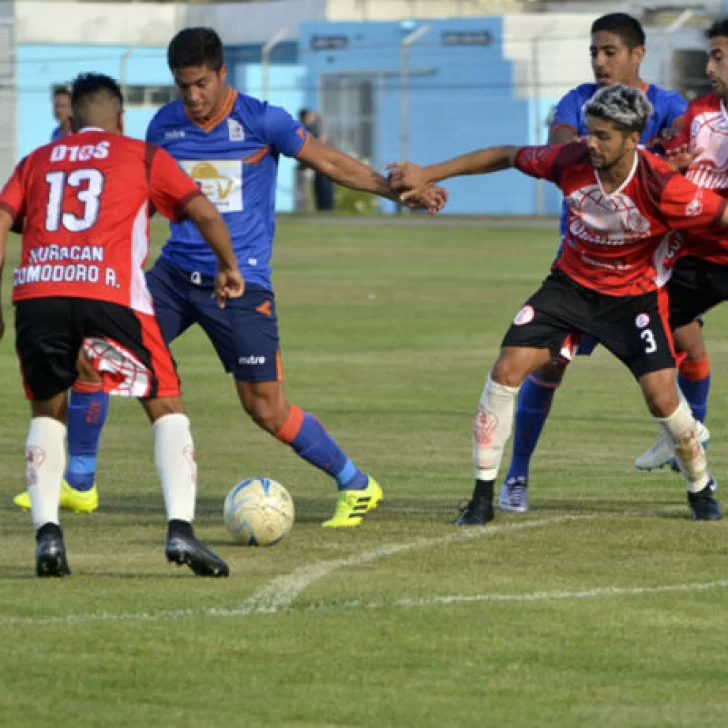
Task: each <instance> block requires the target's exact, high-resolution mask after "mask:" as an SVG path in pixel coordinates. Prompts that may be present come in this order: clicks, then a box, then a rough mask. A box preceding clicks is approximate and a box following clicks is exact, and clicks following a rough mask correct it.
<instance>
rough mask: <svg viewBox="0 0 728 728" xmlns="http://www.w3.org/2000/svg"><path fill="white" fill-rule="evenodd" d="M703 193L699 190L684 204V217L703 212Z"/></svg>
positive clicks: (695, 215) (694, 215)
mask: <svg viewBox="0 0 728 728" xmlns="http://www.w3.org/2000/svg"><path fill="white" fill-rule="evenodd" d="M702 197H703V193H702V191H699V192H698V194H697V195H695V197H693V199H692V200H690V202H688V204H687V205H686V206H685V217H697V216H698V215H700V214H701V213H702V212H703V200H702Z"/></svg>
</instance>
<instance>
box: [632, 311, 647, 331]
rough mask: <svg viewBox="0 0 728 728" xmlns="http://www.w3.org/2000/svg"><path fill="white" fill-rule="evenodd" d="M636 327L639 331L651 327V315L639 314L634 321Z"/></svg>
mask: <svg viewBox="0 0 728 728" xmlns="http://www.w3.org/2000/svg"><path fill="white" fill-rule="evenodd" d="M634 325H635V326H636V327H637V328H638V329H644V328H646V327H647V326H649V325H650V317H649V315H648V314H646V313H639V314H637V318H635V320H634Z"/></svg>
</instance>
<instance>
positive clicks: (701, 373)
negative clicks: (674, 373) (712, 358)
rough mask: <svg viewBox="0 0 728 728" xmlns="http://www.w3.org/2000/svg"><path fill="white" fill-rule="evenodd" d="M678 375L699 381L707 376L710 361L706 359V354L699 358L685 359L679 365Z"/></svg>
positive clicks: (708, 374) (692, 380)
mask: <svg viewBox="0 0 728 728" xmlns="http://www.w3.org/2000/svg"><path fill="white" fill-rule="evenodd" d="M680 376H681V377H685V379H688V380H689V381H691V382H699V381H701V380H702V379H706V378H707V377H709V376H710V362H709V361H708V355H707V354H706V355H705V356H701V357H700V359H686V360H685V361H684V362H683V363H682V364H681V365H680Z"/></svg>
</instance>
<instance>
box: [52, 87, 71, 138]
mask: <svg viewBox="0 0 728 728" xmlns="http://www.w3.org/2000/svg"><path fill="white" fill-rule="evenodd" d="M53 118H54V119H55V120H56V121H57V122H58V126H56V127H55V128H54V129H53V131H52V132H51V141H52V142H54V141H56V139H60V138H61V137H64V136H68V135H69V134H72V133H73V132H72V130H71V92H70V91H69V90H68V89H67V88H63V87H60V88H57V89H56V90H55V91H54V92H53Z"/></svg>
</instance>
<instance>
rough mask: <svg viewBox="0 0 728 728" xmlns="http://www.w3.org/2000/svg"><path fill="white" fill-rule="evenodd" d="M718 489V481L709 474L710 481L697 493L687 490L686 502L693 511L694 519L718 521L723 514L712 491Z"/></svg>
mask: <svg viewBox="0 0 728 728" xmlns="http://www.w3.org/2000/svg"><path fill="white" fill-rule="evenodd" d="M716 490H718V483H716V482H715V478H714V477H713V476H712V475H711V476H710V482H709V483H708V485H706V486H705V488H703V490H701V491H700V492H699V493H691V492H689V491H688V503H689V504H690V510H691V511H692V513H693V520H694V521H720V519H721V518H723V514H722V513H721V512H720V505H719V504H718V501H717V500H716V499H715V496H714V495H713V493H715V491H716Z"/></svg>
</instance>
